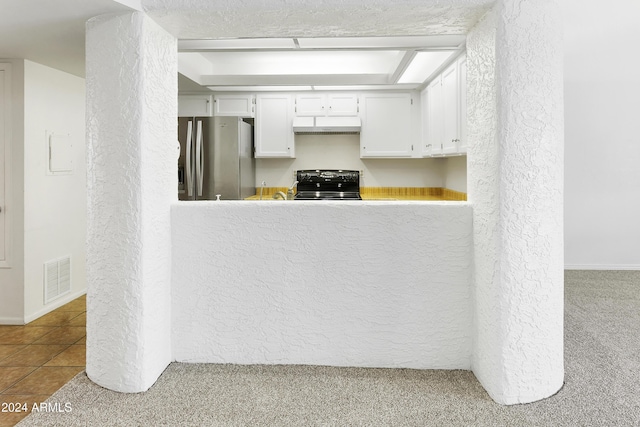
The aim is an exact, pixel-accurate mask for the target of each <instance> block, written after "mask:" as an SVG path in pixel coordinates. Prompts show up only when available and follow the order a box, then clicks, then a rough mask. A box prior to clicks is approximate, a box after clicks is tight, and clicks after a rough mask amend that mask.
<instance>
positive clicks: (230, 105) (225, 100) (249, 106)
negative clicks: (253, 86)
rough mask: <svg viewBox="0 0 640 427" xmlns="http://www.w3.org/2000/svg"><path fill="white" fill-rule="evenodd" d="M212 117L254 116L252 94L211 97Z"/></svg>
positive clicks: (253, 98)
mask: <svg viewBox="0 0 640 427" xmlns="http://www.w3.org/2000/svg"><path fill="white" fill-rule="evenodd" d="M213 115H214V116H238V117H254V116H255V96H254V95H253V94H249V95H247V94H238V95H232V94H221V95H214V96H213Z"/></svg>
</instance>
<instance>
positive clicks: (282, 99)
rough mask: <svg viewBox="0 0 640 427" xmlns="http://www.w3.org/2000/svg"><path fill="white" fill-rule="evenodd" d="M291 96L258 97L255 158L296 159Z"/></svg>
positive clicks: (267, 94) (269, 94)
mask: <svg viewBox="0 0 640 427" xmlns="http://www.w3.org/2000/svg"><path fill="white" fill-rule="evenodd" d="M293 104H294V100H293V95H291V94H272V93H265V94H258V95H256V119H255V127H254V132H255V156H256V158H260V157H295V147H294V135H293V111H294V105H293Z"/></svg>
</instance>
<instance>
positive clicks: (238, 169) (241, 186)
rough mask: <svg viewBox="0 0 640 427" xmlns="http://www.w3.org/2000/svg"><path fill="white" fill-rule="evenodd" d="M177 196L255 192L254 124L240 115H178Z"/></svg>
mask: <svg viewBox="0 0 640 427" xmlns="http://www.w3.org/2000/svg"><path fill="white" fill-rule="evenodd" d="M178 140H179V141H180V157H179V158H178V198H179V199H180V200H216V195H218V194H219V195H220V198H221V199H222V200H240V199H244V198H246V197H249V196H253V195H255V194H256V186H255V160H254V158H253V126H251V125H250V124H249V123H247V122H245V121H244V120H243V119H242V118H240V117H191V118H189V117H179V118H178Z"/></svg>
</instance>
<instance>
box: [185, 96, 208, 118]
mask: <svg viewBox="0 0 640 427" xmlns="http://www.w3.org/2000/svg"><path fill="white" fill-rule="evenodd" d="M211 104H212V96H211V95H180V96H178V116H179V117H210V116H212V115H213V109H212V108H211Z"/></svg>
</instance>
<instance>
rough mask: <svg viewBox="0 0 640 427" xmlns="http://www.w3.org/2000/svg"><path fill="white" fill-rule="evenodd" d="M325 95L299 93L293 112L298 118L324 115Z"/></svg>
mask: <svg viewBox="0 0 640 427" xmlns="http://www.w3.org/2000/svg"><path fill="white" fill-rule="evenodd" d="M326 103H327V97H326V95H323V94H319V93H301V94H298V95H296V107H295V112H296V116H298V117H315V116H324V115H326V112H325V106H326Z"/></svg>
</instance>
